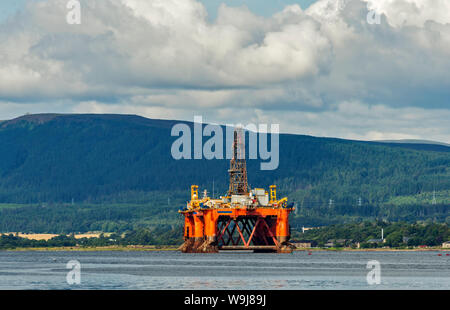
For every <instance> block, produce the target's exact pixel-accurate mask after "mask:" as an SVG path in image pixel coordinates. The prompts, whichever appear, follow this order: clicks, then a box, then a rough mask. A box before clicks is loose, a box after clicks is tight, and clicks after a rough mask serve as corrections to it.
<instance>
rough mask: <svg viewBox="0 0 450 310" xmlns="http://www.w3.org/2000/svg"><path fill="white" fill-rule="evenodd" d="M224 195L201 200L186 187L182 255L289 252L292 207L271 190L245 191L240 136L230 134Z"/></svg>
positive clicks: (237, 131)
mask: <svg viewBox="0 0 450 310" xmlns="http://www.w3.org/2000/svg"><path fill="white" fill-rule="evenodd" d="M232 151H233V152H232V158H231V161H230V169H229V170H228V173H229V175H230V184H229V189H228V192H227V194H226V195H225V196H221V197H220V199H212V198H210V197H208V195H207V191H206V190H205V191H204V195H203V197H202V198H200V197H199V194H198V186H197V185H192V186H191V200H190V201H189V202H187V204H186V206H185V207H182V208H181V209H180V211H179V212H180V213H181V214H182V215H184V240H185V242H184V243H183V245H182V246H181V247H180V250H181V251H182V252H185V253H218V252H219V251H225V250H253V251H255V252H278V253H291V252H292V250H293V249H294V248H295V247H294V246H293V245H292V244H290V243H289V238H290V227H289V214H290V212H292V211H293V210H294V204H293V203H290V204H288V202H287V201H288V199H287V197H284V198H282V199H280V200H278V199H277V191H276V185H271V186H270V190H269V192H268V191H266V190H265V189H263V188H254V189H250V187H249V185H248V180H247V167H246V161H245V132H244V131H243V129H242V128H237V129H235V131H234V133H233V149H232Z"/></svg>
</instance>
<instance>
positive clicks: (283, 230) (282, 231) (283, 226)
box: [276, 209, 293, 253]
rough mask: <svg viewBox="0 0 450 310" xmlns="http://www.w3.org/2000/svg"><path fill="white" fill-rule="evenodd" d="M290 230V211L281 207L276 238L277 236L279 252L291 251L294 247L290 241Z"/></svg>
mask: <svg viewBox="0 0 450 310" xmlns="http://www.w3.org/2000/svg"><path fill="white" fill-rule="evenodd" d="M290 235H291V234H290V231H289V211H288V210H286V209H280V210H279V211H278V216H277V223H276V238H277V243H278V245H277V252H279V253H291V252H292V250H293V247H291V246H290V245H289V243H288V241H289V238H290Z"/></svg>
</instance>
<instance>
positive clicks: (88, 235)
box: [0, 232, 111, 241]
mask: <svg viewBox="0 0 450 310" xmlns="http://www.w3.org/2000/svg"><path fill="white" fill-rule="evenodd" d="M10 234H13V235H14V236H18V237H20V238H25V239H30V240H45V241H48V240H50V239H52V238H54V237H58V236H59V235H57V234H24V233H16V232H9V233H0V236H1V235H10ZM101 234H102V233H100V232H91V233H84V234H75V235H74V237H75V239H81V238H99V237H100V235H101ZM103 235H104V236H106V237H109V236H110V235H111V233H103Z"/></svg>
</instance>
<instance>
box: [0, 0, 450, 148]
mask: <svg viewBox="0 0 450 310" xmlns="http://www.w3.org/2000/svg"><path fill="white" fill-rule="evenodd" d="M369 9H373V10H375V11H376V12H378V13H380V14H382V22H381V24H380V25H369V24H368V23H367V20H366V15H367V13H368V10H369ZM66 13H67V9H66V8H65V5H64V1H59V0H47V1H41V2H37V3H36V2H30V3H29V4H28V6H27V7H26V9H25V10H24V11H23V12H22V13H20V14H19V15H17V16H16V17H14V18H12V19H10V20H8V22H6V23H4V24H2V25H0V41H1V42H2V44H1V45H0V63H1V66H0V100H2V101H3V103H2V104H1V105H0V106H2V108H1V109H0V112H1V111H3V113H6V115H9V114H11V113H10V112H7V109H8V106H9V107H10V109H11V110H13V109H17V105H18V104H20V105H21V106H23V105H26V103H33V104H34V105H35V106H39V107H42V102H48V105H47V106H48V107H49V108H54V109H57V110H58V111H56V112H71V111H74V112H97V113H101V112H108V113H137V114H142V115H145V116H149V117H159V118H182V119H192V116H193V115H195V114H203V115H205V116H207V118H208V119H209V120H210V121H211V122H237V121H239V122H243V123H245V122H248V121H250V120H251V121H252V122H258V121H268V122H271V120H278V121H279V122H280V123H281V129H282V130H283V128H286V130H284V131H292V132H297V133H302V132H303V133H310V134H316V135H324V136H340V137H347V138H367V139H372V138H373V137H415V138H427V139H435V140H437V139H440V140H442V141H447V142H449V141H448V139H449V138H448V134H449V127H450V125H449V124H448V123H449V122H448V111H449V99H448V98H449V97H450V79H449V78H448V72H450V2H449V1H446V0H395V1H393V0H319V1H318V2H316V3H315V4H314V5H312V6H311V7H309V8H308V9H307V10H305V11H303V10H302V9H301V7H300V6H298V5H291V6H287V7H286V8H285V9H284V10H282V11H280V12H279V13H277V14H275V15H274V16H272V17H269V18H267V17H261V16H257V15H255V14H253V13H252V12H251V11H249V10H248V9H247V8H245V7H240V8H232V7H228V6H226V5H225V4H223V5H221V7H220V9H219V12H218V15H217V19H216V20H215V21H214V22H209V21H208V18H207V12H206V10H205V8H204V6H203V5H202V4H201V3H200V2H197V1H195V0H151V1H150V0H121V1H114V0H103V1H82V24H81V25H68V24H67V23H66V19H65V15H66ZM6 102H7V103H6ZM19 110H20V111H22V110H23V109H22V108H21V109H18V110H17V111H19ZM28 110H31V111H34V109H28ZM398 113H400V114H398ZM349 115H352V116H353V117H349ZM444 116H445V117H447V119H445V118H444V119H443V118H442V117H444ZM296 120H297V121H296Z"/></svg>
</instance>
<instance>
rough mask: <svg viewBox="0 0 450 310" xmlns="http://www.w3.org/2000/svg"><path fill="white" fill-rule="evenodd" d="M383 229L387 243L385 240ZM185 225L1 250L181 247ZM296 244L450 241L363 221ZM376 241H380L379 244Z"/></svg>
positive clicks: (425, 231) (308, 235)
mask: <svg viewBox="0 0 450 310" xmlns="http://www.w3.org/2000/svg"><path fill="white" fill-rule="evenodd" d="M381 229H383V231H384V237H385V240H384V241H381V240H380V238H381ZM181 231H182V227H181V226H176V227H172V226H164V225H162V226H159V227H158V228H155V229H148V228H138V229H135V230H131V231H127V232H125V233H122V234H118V233H113V234H110V235H105V234H101V235H100V237H98V238H97V237H93V238H86V237H84V238H79V239H77V238H75V236H74V235H70V234H69V235H59V236H56V237H53V238H52V239H50V240H47V241H46V240H29V239H25V238H21V237H18V236H15V235H13V234H7V235H2V236H0V249H14V248H33V247H34V248H37V247H75V246H78V247H101V246H112V245H115V246H128V245H156V246H164V245H181V244H182V242H183V240H182V234H181V233H180V232H181ZM293 239H295V240H293V242H310V243H311V244H312V246H313V247H329V246H330V245H329V244H330V243H331V244H332V247H335V248H339V247H353V248H356V247H357V246H358V244H359V247H361V248H377V247H380V248H381V247H391V248H407V247H417V246H441V245H442V243H443V242H445V241H447V240H450V229H449V226H448V225H447V224H436V223H430V222H425V223H414V224H409V223H405V222H398V223H389V222H383V221H378V222H361V223H353V224H340V225H332V226H326V227H320V228H316V229H311V230H307V231H305V232H304V233H301V232H294V234H293ZM372 240H376V241H375V242H374V241H372Z"/></svg>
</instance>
